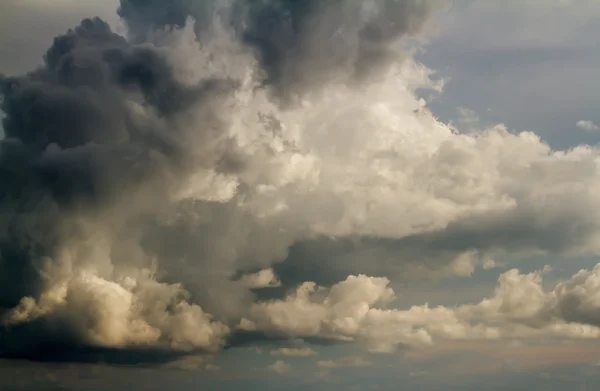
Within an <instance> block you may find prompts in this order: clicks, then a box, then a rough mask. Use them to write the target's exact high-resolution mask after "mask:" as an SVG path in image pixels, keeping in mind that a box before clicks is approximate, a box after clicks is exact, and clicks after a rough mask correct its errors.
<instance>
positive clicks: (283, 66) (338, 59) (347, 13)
mask: <svg viewBox="0 0 600 391" xmlns="http://www.w3.org/2000/svg"><path fill="white" fill-rule="evenodd" d="M441 3H442V2H441V1H438V0H426V1H421V0H402V1H398V0H373V1H367V2H352V1H342V0H334V1H330V2H326V3H324V2H321V1H316V0H306V1H294V0H274V1H264V0H260V1H249V0H231V1H224V2H219V1H195V0H187V1H186V0H177V1H173V2H170V3H169V4H168V5H166V6H165V5H164V4H163V3H162V2H159V1H155V0H146V1H132V0H121V7H120V8H119V14H120V15H121V17H123V18H124V20H125V22H126V23H127V25H128V27H129V31H130V32H131V33H132V34H133V36H134V37H137V39H142V38H143V37H145V36H147V34H148V33H149V32H151V31H154V30H155V29H157V28H165V27H169V26H174V27H181V26H183V25H184V24H185V22H186V20H187V18H188V17H192V18H194V19H195V20H196V31H197V33H198V35H199V37H200V39H202V37H203V35H205V34H206V30H207V27H208V26H210V24H211V23H213V22H214V21H215V20H221V22H222V23H224V24H225V25H227V26H231V27H232V28H233V29H234V30H235V31H236V32H237V34H238V35H239V37H240V38H241V39H242V40H243V41H244V42H245V43H246V44H247V45H248V46H249V47H251V48H253V49H255V50H256V51H257V53H258V57H259V59H260V62H261V65H262V70H263V71H264V73H265V83H266V84H268V85H271V86H273V87H274V90H275V92H276V93H277V94H278V95H279V96H280V97H283V98H286V99H287V98H293V97H294V95H296V94H302V92H303V90H304V89H305V88H306V85H309V86H310V87H312V88H314V87H315V86H317V85H319V84H320V83H323V82H325V81H327V80H329V79H331V78H339V77H342V78H346V80H348V77H350V78H356V77H359V78H361V77H363V76H365V75H366V74H369V73H370V72H371V71H376V70H380V69H381V68H380V66H381V65H383V64H386V63H388V62H389V61H390V60H395V59H397V58H398V55H399V53H398V51H394V49H393V45H394V44H396V43H397V42H398V40H399V39H400V38H402V37H404V36H406V35H414V34H417V33H419V32H420V31H421V29H422V27H423V25H424V24H425V22H426V21H427V20H428V19H429V16H430V15H431V14H432V13H433V12H434V10H436V9H437V8H438V7H439V5H440V4H441Z"/></svg>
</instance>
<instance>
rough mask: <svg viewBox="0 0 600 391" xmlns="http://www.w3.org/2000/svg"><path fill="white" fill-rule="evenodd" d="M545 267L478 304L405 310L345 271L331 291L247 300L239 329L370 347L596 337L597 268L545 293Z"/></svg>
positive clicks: (510, 275) (305, 288)
mask: <svg viewBox="0 0 600 391" xmlns="http://www.w3.org/2000/svg"><path fill="white" fill-rule="evenodd" d="M544 272H545V270H543V271H538V272H533V273H529V274H522V273H520V272H519V270H517V269H512V270H509V271H507V272H505V273H503V274H502V275H501V276H500V278H499V279H498V286H497V288H496V290H495V292H494V295H493V296H491V297H489V298H485V299H483V300H482V301H480V302H479V303H476V304H464V305H460V306H456V307H443V306H438V307H433V308H432V307H429V305H428V304H424V305H415V306H412V307H410V308H409V309H406V310H401V309H390V308H389V307H387V306H386V305H385V304H386V303H389V302H390V301H391V300H392V299H393V298H394V292H393V291H392V290H391V288H389V287H388V285H389V281H388V280H387V279H385V278H375V277H367V276H364V275H360V276H350V277H348V278H347V279H346V280H345V281H342V282H340V283H338V284H335V285H333V286H332V287H331V288H325V287H318V286H316V285H315V284H314V283H305V284H303V285H302V286H300V287H299V288H298V289H297V291H296V292H294V293H293V294H291V295H289V296H288V297H286V298H285V299H283V300H271V301H266V302H261V303H255V304H253V307H252V309H251V311H250V315H249V318H244V319H242V322H241V323H240V325H239V327H241V328H244V329H251V330H262V331H264V332H266V333H271V334H275V335H277V334H280V335H291V336H294V337H296V338H305V337H321V338H329V339H332V340H339V341H353V342H356V343H359V344H361V345H363V346H364V347H365V348H366V349H367V350H369V351H372V352H391V351H394V350H396V349H398V348H401V349H404V348H407V347H425V346H429V345H431V344H433V343H435V342H446V341H457V340H458V341H467V340H479V341H497V340H520V339H526V340H546V339H558V340H569V339H597V338H598V337H600V318H599V317H598V315H597V314H598V310H599V309H600V301H599V300H598V299H597V297H598V293H599V292H600V288H599V287H600V265H598V266H596V267H595V268H594V269H593V270H591V271H590V270H581V271H580V272H578V273H577V274H575V275H574V276H572V277H571V278H570V279H568V280H565V281H561V282H558V283H557V284H556V285H555V286H554V288H553V289H551V290H550V291H544V289H543V287H542V274H543V273H544ZM336 365H337V364H335V363H334V362H322V363H321V365H320V366H322V367H325V366H329V367H336ZM340 365H341V364H340Z"/></svg>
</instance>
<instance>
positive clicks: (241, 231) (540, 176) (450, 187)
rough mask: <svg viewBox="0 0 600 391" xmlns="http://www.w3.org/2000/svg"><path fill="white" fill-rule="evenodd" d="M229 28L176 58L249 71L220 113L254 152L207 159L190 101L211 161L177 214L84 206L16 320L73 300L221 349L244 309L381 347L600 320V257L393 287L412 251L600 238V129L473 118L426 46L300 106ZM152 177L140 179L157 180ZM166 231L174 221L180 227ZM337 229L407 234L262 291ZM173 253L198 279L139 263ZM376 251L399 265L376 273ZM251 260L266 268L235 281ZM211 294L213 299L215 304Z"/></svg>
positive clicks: (88, 336)
mask: <svg viewBox="0 0 600 391" xmlns="http://www.w3.org/2000/svg"><path fill="white" fill-rule="evenodd" d="M227 38H228V37H222V39H221V40H218V41H215V42H213V43H211V44H207V45H202V46H201V45H199V44H198V42H196V41H195V37H194V35H193V34H192V31H191V27H190V26H188V28H187V29H186V30H183V31H179V32H175V33H173V34H172V35H169V36H168V39H166V43H163V44H164V45H165V46H161V44H160V42H159V43H157V45H159V46H161V50H162V51H163V52H164V54H165V56H167V58H169V59H170V61H172V62H173V63H174V64H177V69H178V70H180V72H178V73H177V76H178V77H180V78H181V79H182V80H181V82H183V83H192V82H193V81H198V80H200V79H204V78H212V77H223V78H227V77H231V78H233V79H236V80H240V83H241V88H240V89H239V90H238V91H236V93H235V94H232V96H229V97H228V99H227V102H226V103H225V104H224V107H225V108H226V110H223V111H224V112H225V113H226V114H225V115H223V117H224V118H219V120H222V121H223V122H224V123H225V124H226V125H224V126H225V129H224V130H223V133H224V135H223V136H222V138H225V139H228V140H235V143H236V146H235V147H236V151H239V153H240V155H241V156H242V157H243V159H242V160H243V162H244V164H243V169H240V170H239V171H238V172H235V173H228V174H222V173H217V170H216V169H207V168H206V166H205V164H204V162H205V160H206V159H210V157H211V156H212V155H211V154H210V153H209V152H211V150H210V148H209V147H206V145H205V144H207V143H206V140H205V139H203V138H202V137H200V136H199V135H201V134H203V133H204V132H203V131H204V128H203V127H204V126H206V121H205V120H206V110H207V109H206V108H205V107H199V108H197V110H191V112H186V113H185V115H182V116H181V118H175V119H173V120H172V123H169V129H171V127H172V128H173V132H180V131H181V132H183V130H184V129H185V131H186V132H183V133H184V134H185V135H186V141H189V144H190V145H192V146H194V147H197V148H191V149H192V150H193V151H194V152H195V153H196V154H197V156H196V155H194V156H193V159H191V160H192V161H193V162H194V163H195V164H197V165H198V167H195V166H194V165H192V166H193V167H192V169H190V172H189V173H188V174H189V175H184V174H182V175H184V177H183V178H182V179H181V180H177V181H175V180H174V181H173V182H168V185H166V184H164V183H163V182H162V181H161V183H160V186H159V187H160V188H161V189H162V188H163V187H168V189H167V190H168V191H166V192H167V193H168V194H169V196H168V197H167V196H165V197H164V199H162V198H161V199H160V200H159V201H160V202H156V205H158V206H159V207H157V209H159V212H157V214H156V216H154V217H156V221H157V224H158V225H160V228H162V229H164V231H160V230H159V231H158V234H156V233H155V232H154V231H152V229H154V228H155V227H153V226H152V227H147V226H139V227H136V229H135V230H131V231H130V230H127V229H125V228H123V227H126V228H129V226H127V225H126V224H125V223H123V221H127V222H129V221H138V220H143V219H140V218H139V217H140V214H141V212H140V209H138V205H136V201H137V200H138V199H143V200H146V198H144V197H142V196H140V197H137V196H133V195H132V197H131V199H128V201H127V203H126V205H122V204H119V205H116V206H114V208H113V209H110V210H107V211H103V213H105V214H103V215H102V219H96V217H97V216H95V215H93V214H92V215H91V217H90V218H88V219H87V220H89V222H90V224H91V225H92V226H93V229H91V230H90V231H93V232H97V231H98V230H100V229H101V228H102V224H104V221H105V220H103V219H106V220H108V222H106V225H107V227H110V229H106V231H107V232H104V233H102V234H100V235H99V236H102V240H95V238H96V237H95V236H94V235H96V234H93V235H92V234H88V232H87V231H85V230H83V231H81V232H80V231H79V225H80V224H81V225H85V224H84V223H81V222H80V221H79V219H80V220H86V219H85V218H84V217H81V216H77V219H78V221H77V224H73V226H74V227H76V228H78V229H77V230H76V231H77V232H78V236H77V237H74V238H73V239H72V240H70V241H69V243H68V244H67V245H65V246H64V248H62V249H61V250H62V252H61V253H60V254H59V255H57V256H55V257H54V258H53V259H52V260H51V261H49V262H48V263H47V267H45V268H44V269H43V272H44V278H45V285H44V292H43V293H42V294H41V296H40V297H39V298H35V299H34V298H29V297H25V298H23V299H22V300H21V302H20V304H19V305H18V306H17V307H16V308H14V309H13V310H12V311H11V312H10V314H9V315H8V317H7V318H6V319H5V322H6V323H7V324H10V325H15V324H22V323H23V322H27V321H30V320H32V319H37V318H40V317H42V316H45V317H50V318H52V317H58V318H59V319H63V318H61V317H66V318H65V319H68V320H72V321H74V324H75V325H79V326H80V330H78V331H80V333H81V335H82V336H83V338H84V340H85V342H87V343H90V344H93V345H94V346H109V347H127V346H130V345H132V344H133V345H138V346H139V345H142V346H143V345H150V346H160V347H165V346H166V347H169V348H172V349H176V350H182V351H188V350H194V349H207V350H217V349H219V347H221V346H222V345H223V344H224V340H225V338H226V337H227V335H228V334H229V331H230V330H229V326H231V325H235V324H237V323H238V322H239V323H240V328H242V329H245V330H252V331H258V332H266V333H271V334H279V335H283V336H286V337H308V336H314V337H320V338H328V339H333V340H345V341H354V342H357V343H359V344H361V345H362V346H365V347H366V348H367V349H369V350H371V351H390V350H393V349H395V348H396V347H398V346H414V347H418V346H422V345H428V344H431V343H433V342H435V341H436V340H445V339H450V340H460V339H502V338H507V339H510V338H541V337H545V338H596V337H598V336H600V332H599V331H598V330H599V329H598V328H597V327H596V326H597V323H596V322H597V314H596V312H597V310H598V309H599V308H600V305H599V303H598V302H597V300H596V296H597V292H596V290H597V286H598V285H596V280H597V279H598V274H599V273H600V272H599V271H600V269H598V268H597V269H594V271H591V272H589V271H588V272H581V273H580V274H578V275H577V276H574V277H573V279H572V280H570V281H567V282H564V283H561V284H559V285H557V287H556V288H555V290H554V291H551V292H545V291H544V290H543V289H542V286H541V274H540V273H533V274H526V275H522V274H520V273H519V272H518V271H517V270H511V271H508V272H507V273H505V274H503V275H502V277H501V278H500V281H499V282H500V285H499V287H498V289H497V291H496V293H495V295H494V296H493V297H491V298H487V299H484V300H482V301H481V302H480V303H477V304H473V305H463V306H459V307H456V308H446V307H435V308H430V307H429V306H428V305H421V306H413V307H411V308H410V309H408V310H394V309H387V307H386V304H388V303H389V302H390V301H391V300H392V299H393V298H394V293H393V291H392V289H391V288H390V286H389V285H390V280H391V279H392V278H394V277H396V276H397V275H398V274H400V275H402V274H403V273H406V270H407V269H406V268H407V267H408V266H406V265H411V264H412V265H415V264H416V268H425V269H427V271H428V272H429V271H431V273H432V274H434V272H438V271H440V270H442V271H444V272H447V273H450V274H454V275H460V276H468V275H470V274H471V273H472V272H473V270H474V268H475V266H476V265H477V264H478V263H481V259H487V258H482V254H485V253H486V252H487V251H492V250H497V251H504V252H509V253H511V252H520V251H536V252H553V253H563V252H565V253H567V252H579V253H587V254H597V253H599V252H600V207H599V204H598V202H597V194H598V193H599V191H600V171H599V167H600V165H599V164H600V150H599V149H598V148H597V147H592V146H581V147H578V148H574V149H572V150H568V151H553V150H552V149H551V148H550V147H549V146H548V145H547V144H546V143H544V142H543V141H542V140H541V139H540V138H539V137H538V136H536V135H535V134H533V133H529V132H522V133H511V132H509V131H508V130H507V129H506V128H505V127H504V126H502V125H498V126H494V127H490V128H487V129H485V130H483V131H480V132H475V133H469V134H457V133H456V132H454V131H453V129H452V128H451V127H450V126H448V125H447V124H444V123H442V122H440V121H438V120H437V119H436V118H435V117H434V115H433V114H432V113H431V112H430V111H429V110H428V109H427V107H426V105H425V103H424V101H423V100H421V99H420V98H418V95H417V93H416V91H417V90H418V89H421V88H427V89H433V90H436V89H439V88H440V87H439V85H438V84H436V83H435V82H433V81H432V80H430V74H431V72H430V71H429V70H428V69H427V68H425V67H424V66H422V65H421V64H419V63H417V62H416V61H415V60H413V59H411V58H406V59H405V61H404V62H402V63H401V64H399V65H398V66H396V67H395V68H394V69H393V70H392V71H390V72H389V73H383V74H382V75H381V78H380V80H378V81H372V82H369V83H366V84H364V85H361V86H360V88H355V87H354V86H352V85H344V84H343V83H333V84H331V85H327V86H326V88H323V90H316V91H314V92H312V93H311V94H309V95H307V96H306V98H305V100H303V101H302V102H301V104H299V105H297V106H291V107H289V108H286V109H282V108H280V107H278V106H277V105H276V104H274V103H273V102H272V101H270V100H269V95H268V93H266V92H265V91H264V90H261V89H257V88H256V87H257V86H258V85H259V84H260V80H258V79H256V78H255V76H254V75H255V73H256V72H255V70H256V59H255V58H253V57H252V56H251V54H249V53H247V52H246V51H241V50H240V48H239V47H238V46H236V45H235V44H232V43H231V42H230V41H228V40H227ZM211 45H214V47H212V46H211ZM215 48H218V49H215ZM212 49H215V50H217V53H221V54H222V56H216V57H217V58H219V62H218V63H215V62H213V61H208V59H210V58H213V57H215V56H213V55H212V54H214V53H213V52H211V50H212ZM221 51H222V52H221ZM182 59H185V60H186V61H182ZM210 109H211V110H212V109H213V107H210ZM131 111H132V112H131V113H130V114H131V116H132V118H133V119H134V120H138V119H139V120H144V121H147V122H148V123H155V122H160V119H159V118H157V117H156V115H155V114H154V113H152V112H150V110H149V109H146V108H143V107H142V108H141V107H132V108H131ZM211 112H212V111H211ZM271 117H272V118H271ZM210 118H211V120H212V119H213V118H212V117H210ZM217 122H218V121H217ZM188 139H189V140H188ZM219 141H220V139H219ZM232 142H234V141H232ZM215 143H216V144H218V145H221V144H220V143H217V141H215ZM208 144H210V143H208ZM210 147H213V145H212V144H210ZM207 154H208V155H210V156H209V157H208V158H207V156H206V155H207ZM146 190H147V188H146V187H142V189H141V190H140V193H143V195H144V196H145V197H150V196H149V195H148V194H147V193H153V192H146ZM160 194H162V193H160ZM157 197H158V196H157ZM132 200H133V201H132ZM153 205H154V204H153ZM140 208H141V207H140ZM144 212H147V210H144ZM87 220H86V221H87ZM3 221H4V220H3ZM61 222H62V221H61ZM120 225H122V227H121V228H122V229H121V231H118V233H117V232H113V230H112V228H113V227H114V226H120ZM71 228H73V227H71ZM73 230H74V231H75V229H73ZM170 230H172V231H170ZM123 231H127V232H126V233H127V235H125V237H122V236H120V235H119V234H120V233H121V232H123ZM140 232H141V233H146V234H148V233H154V234H155V235H154V236H152V235H149V236H150V237H152V238H154V239H156V241H158V242H160V241H161V240H164V243H158V244H156V247H158V248H160V250H161V251H162V252H161V251H154V253H155V254H154V253H153V254H152V255H150V254H148V253H150V252H152V251H150V250H149V249H143V250H142V249H140V247H142V245H141V244H140V242H141V240H140V239H139V237H138V236H136V235H140V236H143V235H142V234H141V233H140ZM164 232H175V234H174V235H173V236H172V237H170V239H172V241H169V237H167V238H166V239H165V238H164V237H163V234H164ZM128 235H130V236H128ZM322 236H323V237H333V238H344V237H350V238H354V237H376V238H382V239H386V240H391V241H395V242H394V243H395V244H399V245H398V246H397V247H396V248H397V252H394V253H393V254H392V256H390V257H388V258H379V257H375V256H373V257H371V258H366V259H365V258H360V259H358V261H357V262H354V263H352V264H351V266H352V267H353V268H356V269H359V270H358V271H356V273H355V272H354V271H353V275H350V276H348V277H347V279H345V280H344V281H341V282H338V283H337V284H335V285H333V286H331V287H319V286H317V284H315V283H313V282H305V283H304V284H302V285H301V286H299V287H298V288H297V289H296V291H294V292H293V293H292V294H290V295H289V296H288V297H286V298H285V299H283V300H272V301H262V302H252V301H253V300H254V297H253V296H252V295H251V294H250V292H249V289H250V288H257V287H270V286H277V285H279V284H280V280H279V279H278V278H277V276H275V274H274V272H273V269H272V268H271V267H272V264H273V263H274V262H276V261H280V260H282V259H285V258H286V256H287V251H288V248H289V247H290V246H291V245H293V244H294V243H298V242H302V241H304V240H310V239H313V238H316V237H322ZM80 238H82V239H81V241H80V242H79V239H80ZM72 242H76V243H75V244H72ZM131 243H133V244H131ZM126 244H131V246H129V247H127V248H126V250H125V251H121V252H119V251H116V250H122V248H121V247H120V246H125V245H126ZM150 244H151V245H154V244H155V243H150ZM161 245H162V247H161ZM149 247H152V246H149ZM406 248H408V249H409V250H410V251H404V250H406ZM155 258H159V260H158V262H159V268H158V270H160V271H165V272H166V274H167V275H168V276H169V278H170V279H172V280H178V281H182V284H168V283H164V282H160V278H159V277H160V275H161V274H160V273H158V270H156V269H151V268H149V267H148V268H140V267H139V265H140V264H142V265H148V264H151V263H152V262H155V261H156V259H155ZM387 261H389V262H387ZM367 263H369V264H377V265H380V266H381V271H382V275H386V274H389V278H388V277H368V276H366V275H364V274H361V273H360V267H364V265H365V264H367ZM182 265H183V266H182ZM328 266H329V265H324V266H323V269H322V270H327V269H328ZM483 266H484V267H488V268H489V267H491V266H493V265H492V264H490V263H489V261H486V262H485V263H483ZM239 270H261V271H260V272H258V273H256V274H251V275H247V276H244V277H243V278H242V279H241V282H240V281H236V282H232V281H230V278H231V276H232V275H235V273H236V272H238V271H239ZM322 270H320V272H321V271H322ZM404 276H406V274H404ZM184 285H185V287H186V289H184V287H183V286H184ZM190 292H192V293H193V294H190ZM192 297H201V298H202V302H203V305H202V307H201V306H200V305H198V304H197V303H194V302H192V300H191V298H192ZM248 308H249V309H248ZM595 311H596V312H595ZM240 319H241V321H240ZM83 325H85V327H84V326H83ZM288 353H289V352H288ZM270 368H271V370H273V371H275V372H278V373H282V372H285V371H287V370H289V365H288V364H286V363H285V362H283V361H277V362H275V363H274V364H273V365H272V366H270Z"/></svg>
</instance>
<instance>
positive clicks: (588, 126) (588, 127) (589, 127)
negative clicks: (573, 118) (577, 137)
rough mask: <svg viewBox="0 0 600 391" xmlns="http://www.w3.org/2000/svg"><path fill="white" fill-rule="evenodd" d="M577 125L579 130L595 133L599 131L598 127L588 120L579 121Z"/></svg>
mask: <svg viewBox="0 0 600 391" xmlns="http://www.w3.org/2000/svg"><path fill="white" fill-rule="evenodd" d="M576 125H577V127H578V128H579V129H583V130H585V131H587V132H593V131H594V130H598V125H596V124H595V123H593V122H592V121H588V120H581V121H577V124H576Z"/></svg>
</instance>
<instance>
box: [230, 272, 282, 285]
mask: <svg viewBox="0 0 600 391" xmlns="http://www.w3.org/2000/svg"><path fill="white" fill-rule="evenodd" d="M240 282H241V283H242V284H243V285H244V286H246V287H248V288H269V287H278V286H280V285H281V282H280V281H279V280H278V279H277V276H276V275H275V272H274V271H273V269H271V268H269V269H264V270H261V271H259V272H256V273H253V274H247V275H245V276H243V277H242V278H241V279H240Z"/></svg>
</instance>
